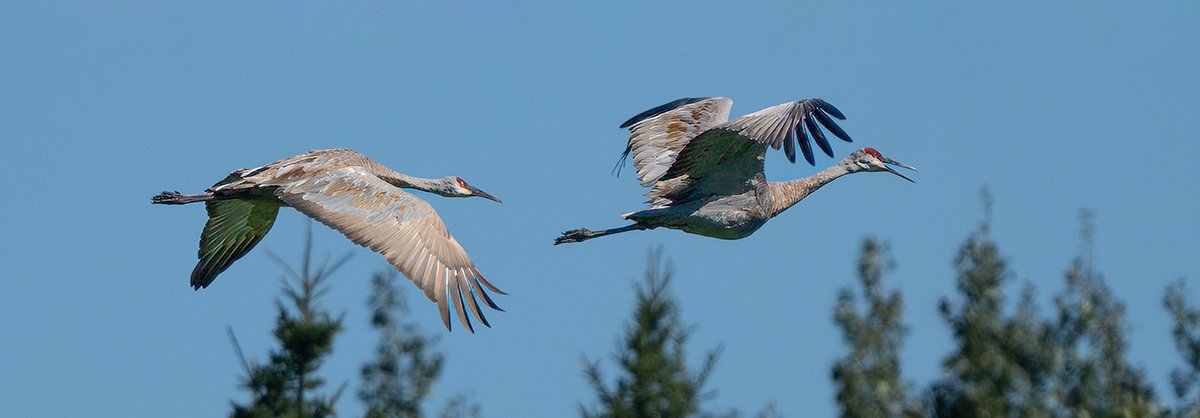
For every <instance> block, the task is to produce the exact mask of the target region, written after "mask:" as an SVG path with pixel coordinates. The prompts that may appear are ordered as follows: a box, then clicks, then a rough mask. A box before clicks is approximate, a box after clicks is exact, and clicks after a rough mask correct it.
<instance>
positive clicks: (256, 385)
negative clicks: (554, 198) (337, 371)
mask: <svg viewBox="0 0 1200 418" xmlns="http://www.w3.org/2000/svg"><path fill="white" fill-rule="evenodd" d="M271 255H272V257H274V258H275V260H276V261H278V262H279V263H280V265H282V266H283V268H284V270H285V271H286V272H287V277H285V278H284V280H283V288H284V295H285V296H286V299H287V301H288V302H290V305H291V308H289V307H288V306H287V305H285V304H284V302H283V301H282V300H276V306H277V307H278V311H279V314H278V316H277V318H276V321H275V332H274V334H275V339H276V340H277V341H278V342H279V348H278V349H276V350H272V351H271V355H270V360H269V361H268V362H267V363H265V364H259V363H257V362H248V361H246V359H245V356H242V355H241V348H240V347H237V340H236V339H234V346H235V348H237V351H238V355H239V357H241V359H242V364H243V366H244V367H245V370H246V377H245V379H244V380H243V383H242V387H243V388H245V389H246V390H248V391H249V392H250V394H251V401H250V403H248V404H245V405H241V404H237V403H234V404H233V412H232V413H230V416H231V417H239V418H244V417H297V418H298V417H328V416H333V415H335V413H334V404H335V403H337V400H338V398H339V397H340V395H341V393H342V390H343V389H345V385H342V387H341V388H339V389H338V390H337V392H335V393H334V394H333V395H332V396H329V397H326V396H322V395H313V394H312V391H314V390H317V389H319V388H320V387H321V386H322V385H324V383H325V381H324V380H323V379H321V378H320V377H318V376H316V375H315V373H316V371H317V369H318V368H320V366H321V362H322V361H323V360H324V358H325V356H327V355H329V354H330V353H331V352H332V351H333V338H334V336H336V335H337V333H338V332H341V330H342V319H341V318H338V319H334V318H333V317H332V316H331V315H330V314H329V312H328V311H326V310H324V309H322V308H321V307H320V306H319V305H318V304H317V301H318V299H319V297H320V296H321V294H323V293H324V292H325V289H324V288H323V287H322V286H321V284H322V283H323V281H324V280H325V279H326V278H328V277H329V275H330V274H332V273H333V272H334V271H335V270H337V269H338V267H340V266H341V265H342V264H343V263H344V262H345V261H346V260H347V258H346V257H343V258H342V259H340V260H338V261H337V262H335V263H333V264H332V265H331V264H330V263H329V262H328V261H329V260H326V262H325V263H323V264H322V265H321V267H319V268H317V269H316V270H315V271H314V270H312V269H310V266H311V259H312V258H311V255H312V229H311V226H310V228H309V234H308V238H307V241H306V243H305V249H304V257H303V261H302V262H301V268H300V271H299V272H297V271H296V270H295V269H293V268H292V267H291V266H290V265H288V264H287V263H285V262H283V261H282V260H281V259H279V257H276V256H274V254H271ZM293 282H295V285H293ZM232 335H233V333H232V331H230V336H231V337H232Z"/></svg>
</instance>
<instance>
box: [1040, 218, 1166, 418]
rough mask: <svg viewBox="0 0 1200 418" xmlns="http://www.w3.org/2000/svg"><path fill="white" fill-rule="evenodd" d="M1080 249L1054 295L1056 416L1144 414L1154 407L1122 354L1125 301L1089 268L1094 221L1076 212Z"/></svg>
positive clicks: (1148, 390)
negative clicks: (1064, 281) (1117, 297)
mask: <svg viewBox="0 0 1200 418" xmlns="http://www.w3.org/2000/svg"><path fill="white" fill-rule="evenodd" d="M1081 218H1082V219H1081V225H1082V227H1081V235H1082V242H1083V250H1082V253H1083V254H1082V255H1081V256H1079V257H1077V258H1076V259H1075V261H1074V262H1073V263H1072V264H1071V267H1070V269H1069V270H1067V273H1066V288H1065V290H1064V291H1063V293H1062V294H1061V295H1059V296H1057V297H1056V298H1055V305H1056V306H1057V308H1058V323H1057V326H1056V327H1055V328H1056V329H1055V345H1056V349H1057V350H1058V354H1057V355H1056V356H1055V358H1056V359H1059V360H1058V362H1059V364H1058V365H1057V366H1056V369H1057V370H1058V372H1057V373H1056V374H1055V389H1054V393H1055V396H1054V398H1055V399H1056V400H1057V402H1058V403H1059V404H1060V405H1059V411H1058V413H1057V414H1056V415H1059V416H1070V417H1075V416H1088V417H1145V416H1151V415H1154V414H1155V413H1156V412H1157V410H1158V409H1159V408H1158V406H1157V404H1156V403H1155V401H1154V394H1153V389H1152V388H1151V387H1150V385H1149V384H1148V383H1147V382H1146V380H1145V376H1144V373H1143V372H1142V371H1141V370H1140V369H1138V368H1136V367H1134V366H1132V365H1130V364H1129V362H1128V361H1127V360H1126V354H1127V348H1128V345H1129V344H1128V343H1127V342H1126V340H1125V306H1124V305H1123V304H1122V303H1121V302H1120V301H1118V300H1116V298H1115V297H1114V296H1113V295H1112V292H1111V291H1110V290H1109V289H1108V286H1107V285H1106V284H1105V283H1104V279H1103V278H1102V277H1101V276H1100V275H1099V273H1097V272H1095V271H1094V270H1093V268H1092V261H1091V254H1092V250H1091V248H1092V241H1093V230H1094V227H1093V224H1092V220H1091V216H1090V214H1089V213H1087V212H1084V214H1083V216H1082V217H1081Z"/></svg>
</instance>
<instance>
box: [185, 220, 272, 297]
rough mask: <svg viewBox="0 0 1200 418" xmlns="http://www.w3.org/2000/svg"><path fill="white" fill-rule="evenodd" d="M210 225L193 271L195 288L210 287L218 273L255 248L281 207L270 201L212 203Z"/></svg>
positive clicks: (203, 236)
mask: <svg viewBox="0 0 1200 418" xmlns="http://www.w3.org/2000/svg"><path fill="white" fill-rule="evenodd" d="M205 207H206V208H207V209H208V222H207V223H205V224H204V232H203V233H201V234H200V262H198V263H196V268H195V269H193V270H192V287H193V288H196V289H200V288H202V287H208V285H209V284H210V283H212V281H213V279H216V278H217V275H218V274H221V272H223V271H225V269H227V268H229V265H230V264H233V262H234V261H237V259H239V258H242V256H243V255H246V253H247V252H250V249H251V248H254V246H255V245H256V244H258V242H259V241H262V238H263V236H266V235H267V231H270V230H271V225H273V224H275V215H276V214H278V213H279V204H278V203H275V202H272V201H270V200H266V199H228V200H209V201H208V202H206V203H205Z"/></svg>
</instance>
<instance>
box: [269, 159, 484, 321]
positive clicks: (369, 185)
mask: <svg viewBox="0 0 1200 418" xmlns="http://www.w3.org/2000/svg"><path fill="white" fill-rule="evenodd" d="M276 194H277V195H278V196H279V198H280V199H282V200H283V201H284V202H286V203H287V204H288V205H290V206H292V207H294V208H296V210H299V211H300V212H302V213H304V214H305V215H308V216H310V217H312V218H313V219H316V220H318V221H320V222H321V223H323V224H325V225H328V226H329V227H331V228H333V229H336V230H338V231H339V232H341V233H342V234H344V235H345V236H346V237H347V238H349V239H350V240H351V241H353V242H354V243H355V244H358V245H361V246H364V247H368V248H370V249H371V250H373V251H375V252H377V253H380V254H383V256H384V257H385V258H386V259H387V261H388V263H390V264H391V265H392V266H393V267H395V268H396V270H399V271H400V272H401V273H403V274H404V276H405V277H407V278H408V279H409V280H412V282H413V284H415V285H416V286H417V287H419V288H421V290H424V291H425V295H426V296H427V297H429V300H431V301H433V302H436V303H437V304H438V308H439V310H440V311H441V315H442V322H443V323H445V325H446V328H447V329H449V328H450V309H449V305H450V301H451V298H453V299H454V300H455V302H454V307H455V309H456V310H457V312H458V319H459V320H460V321H461V322H462V324H463V326H465V327H467V330H468V331H471V332H474V329H473V328H472V327H471V320H470V318H469V317H468V315H467V313H466V309H468V308H469V309H470V310H471V313H473V314H474V315H475V317H476V318H478V319H479V321H480V322H483V324H484V325H487V326H489V327H490V326H491V325H490V324H488V321H487V318H486V317H485V316H484V315H483V312H482V311H481V310H480V308H479V303H478V301H477V300H476V298H480V299H483V301H484V303H486V304H487V305H488V306H490V307H491V308H492V309H496V310H501V309H500V307H499V306H497V305H496V303H495V302H493V301H492V299H491V297H490V296H488V294H487V293H486V292H485V291H484V287H487V288H488V289H490V290H492V291H493V292H497V293H500V294H504V292H503V291H501V290H500V289H497V288H496V287H495V286H493V285H492V284H491V283H489V282H488V281H487V279H484V277H483V275H482V274H480V273H479V270H476V269H475V264H474V263H472V262H471V259H470V258H469V257H468V256H467V252H466V251H464V250H463V248H462V246H460V245H459V244H458V241H456V240H455V239H454V237H452V236H450V233H449V232H448V231H446V227H445V225H443V224H442V220H441V218H439V217H438V215H437V212H435V211H434V210H433V207H431V206H429V204H428V203H425V201H423V200H421V199H418V198H417V197H416V196H413V195H411V194H409V193H406V192H404V191H403V190H401V189H399V188H396V187H395V186H392V185H391V184H389V183H387V182H385V181H383V180H381V179H380V178H378V177H376V176H375V175H373V174H371V173H370V172H368V171H366V170H364V169H362V168H359V167H342V168H338V169H334V170H329V171H327V172H325V173H322V174H320V175H317V176H314V177H311V178H306V179H302V180H298V181H296V182H293V183H290V184H286V185H282V186H281V187H280V188H279V189H278V190H277V191H276Z"/></svg>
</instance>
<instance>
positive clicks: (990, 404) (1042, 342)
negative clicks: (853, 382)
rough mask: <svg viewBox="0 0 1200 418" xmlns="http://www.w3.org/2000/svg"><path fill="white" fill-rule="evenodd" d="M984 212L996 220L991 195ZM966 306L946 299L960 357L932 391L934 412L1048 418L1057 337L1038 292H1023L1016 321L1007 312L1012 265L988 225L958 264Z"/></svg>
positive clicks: (946, 365)
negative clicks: (1040, 309)
mask: <svg viewBox="0 0 1200 418" xmlns="http://www.w3.org/2000/svg"><path fill="white" fill-rule="evenodd" d="M984 206H985V210H986V211H987V212H988V218H990V210H991V202H990V196H989V195H987V193H986V190H985V195H984ZM955 270H956V271H957V274H958V279H957V282H958V290H959V293H961V294H962V298H963V300H962V302H960V304H959V305H958V306H957V307H955V306H954V305H952V304H951V303H950V302H949V301H948V300H945V299H943V300H942V302H941V304H940V311H941V313H942V317H943V318H944V319H945V320H946V322H947V324H948V325H949V326H950V329H951V331H952V333H953V337H954V340H955V342H956V344H957V349H956V351H955V352H953V353H951V354H950V355H949V356H947V358H946V359H945V360H944V361H943V369H944V371H945V376H944V377H943V378H942V379H941V380H940V381H938V382H936V383H935V384H934V385H933V387H932V388H931V390H930V392H931V393H930V402H931V403H932V405H931V412H932V413H933V414H934V415H936V416H942V417H1047V416H1050V410H1049V407H1048V401H1047V397H1048V395H1047V391H1048V389H1047V386H1048V382H1047V379H1048V378H1050V377H1052V376H1051V374H1052V366H1053V351H1054V350H1053V348H1052V344H1050V343H1049V341H1050V338H1051V334H1050V333H1051V330H1050V327H1048V326H1047V325H1046V324H1045V322H1044V321H1043V320H1041V319H1040V317H1039V315H1038V311H1037V306H1036V304H1035V303H1034V302H1033V289H1032V287H1030V286H1027V287H1026V288H1025V290H1024V291H1023V292H1022V296H1021V299H1020V301H1019V302H1018V303H1017V306H1016V310H1015V311H1014V312H1013V314H1012V315H1011V316H1006V315H1005V313H1004V294H1003V291H1002V286H1003V284H1004V283H1005V282H1006V281H1007V280H1009V279H1010V273H1009V271H1008V267H1007V263H1006V261H1005V260H1004V259H1003V258H1002V257H1001V256H1000V252H999V249H998V248H997V246H996V243H995V242H994V241H992V240H991V238H990V237H989V236H988V222H986V221H985V222H984V223H983V224H982V225H981V226H980V228H979V230H978V231H976V232H975V233H974V234H972V235H971V237H970V238H969V239H967V241H966V242H965V243H964V244H963V245H962V247H960V248H959V251H958V255H957V256H956V257H955Z"/></svg>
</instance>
